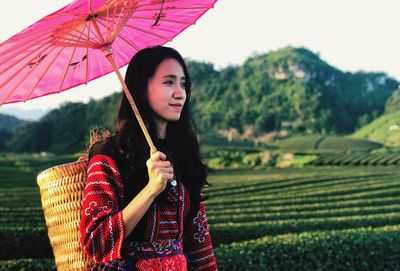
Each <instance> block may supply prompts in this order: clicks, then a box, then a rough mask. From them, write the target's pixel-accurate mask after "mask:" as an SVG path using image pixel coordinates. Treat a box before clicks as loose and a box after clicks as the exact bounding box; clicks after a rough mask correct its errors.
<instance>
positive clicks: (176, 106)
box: [170, 104, 183, 108]
mask: <svg viewBox="0 0 400 271" xmlns="http://www.w3.org/2000/svg"><path fill="white" fill-rule="evenodd" d="M170 106H172V107H174V108H182V107H183V105H182V104H170Z"/></svg>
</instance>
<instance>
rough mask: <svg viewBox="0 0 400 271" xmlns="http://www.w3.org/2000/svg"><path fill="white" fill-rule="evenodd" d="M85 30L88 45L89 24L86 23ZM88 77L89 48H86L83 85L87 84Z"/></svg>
mask: <svg viewBox="0 0 400 271" xmlns="http://www.w3.org/2000/svg"><path fill="white" fill-rule="evenodd" d="M87 30H88V33H87V42H88V43H89V39H90V23H88V27H87ZM88 76H89V47H86V62H85V84H87V82H88Z"/></svg>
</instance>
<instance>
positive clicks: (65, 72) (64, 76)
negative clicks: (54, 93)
mask: <svg viewBox="0 0 400 271" xmlns="http://www.w3.org/2000/svg"><path fill="white" fill-rule="evenodd" d="M85 27H86V25H85ZM83 31H84V30H83ZM83 31H82V35H83ZM88 31H90V23H88ZM80 38H81V37H79V39H80ZM88 38H89V35H88ZM76 48H77V47H74V50H73V51H72V54H71V57H70V59H69V61H68V65H67V66H66V68H65V71H64V75H63V77H62V80H61V84H60V87H59V88H58V93H60V92H61V89H62V86H63V84H64V81H65V78H66V76H67V73H68V69H69V67H70V65H71V62H72V59H73V58H74V55H75V52H76ZM86 52H88V47H86ZM87 58H88V54H87V53H86V76H85V78H86V80H87V65H88V64H87V63H88V59H87ZM86 82H87V81H86Z"/></svg>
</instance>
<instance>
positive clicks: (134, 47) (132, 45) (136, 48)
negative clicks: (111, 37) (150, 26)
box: [117, 34, 139, 51]
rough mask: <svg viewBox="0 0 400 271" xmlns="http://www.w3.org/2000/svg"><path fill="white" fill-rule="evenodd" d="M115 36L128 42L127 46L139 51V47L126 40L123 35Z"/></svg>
mask: <svg viewBox="0 0 400 271" xmlns="http://www.w3.org/2000/svg"><path fill="white" fill-rule="evenodd" d="M117 36H118V37H119V38H120V39H121V40H123V41H125V42H126V44H128V45H129V46H131V47H132V48H133V49H135V50H136V51H139V47H137V45H136V44H131V43H130V42H129V41H127V40H126V39H125V38H124V37H122V36H121V35H120V34H117Z"/></svg>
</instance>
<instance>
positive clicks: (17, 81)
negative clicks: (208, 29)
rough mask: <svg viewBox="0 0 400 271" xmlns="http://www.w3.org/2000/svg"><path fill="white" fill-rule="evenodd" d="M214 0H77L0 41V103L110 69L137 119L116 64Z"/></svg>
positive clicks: (163, 38)
mask: <svg viewBox="0 0 400 271" xmlns="http://www.w3.org/2000/svg"><path fill="white" fill-rule="evenodd" d="M215 2H216V0H76V1H74V2H72V3H71V4H69V5H67V6H65V7H64V8H62V9H60V10H58V11H56V12H54V13H52V14H50V15H48V16H46V17H44V18H43V19H41V20H39V21H38V22H36V23H34V24H33V25H31V26H30V27H28V28H26V29H25V30H23V31H21V32H20V33H18V34H16V35H15V36H13V37H11V38H10V39H8V40H6V41H5V42H3V43H2V44H0V105H2V104H7V103H14V102H21V101H27V100H29V99H34V98H38V97H41V96H45V95H49V94H52V93H59V92H62V91H64V90H67V89H69V88H72V87H75V86H78V85H81V84H84V83H87V82H89V81H91V80H93V79H95V78H98V77H100V76H102V75H105V74H107V73H110V72H111V71H113V70H114V71H115V72H117V74H118V77H119V80H120V81H121V84H122V85H123V89H124V92H125V94H126V95H127V96H128V100H129V101H130V102H131V105H132V108H133V110H134V113H135V115H136V116H137V117H138V120H139V118H140V115H138V114H139V113H138V112H137V109H136V105H134V102H133V100H132V98H131V97H129V96H130V94H129V91H128V90H127V88H126V86H125V85H124V83H123V79H122V76H121V75H120V74H119V72H118V68H120V67H122V66H124V65H126V64H127V63H129V61H130V59H131V58H132V56H133V55H134V54H135V53H136V52H137V51H139V50H141V49H143V48H145V47H149V46H153V45H162V44H165V43H166V42H168V41H171V40H172V39H173V38H174V37H175V36H176V35H178V34H179V33H180V32H182V31H183V30H185V29H186V28H187V27H188V26H190V25H192V24H194V23H195V22H196V20H197V19H198V18H199V17H200V16H201V15H203V14H204V13H205V12H206V11H207V10H208V9H210V8H211V7H213V5H214V4H215ZM110 64H111V65H110ZM139 123H140V124H141V126H142V129H145V127H144V125H143V123H142V121H141V118H140V120H139ZM144 133H145V136H146V138H147V139H148V141H149V140H150V139H149V136H148V133H147V131H144ZM150 141H151V140H150ZM149 144H150V146H151V148H152V149H153V148H154V145H153V144H152V142H149ZM153 150H155V148H154V149H153Z"/></svg>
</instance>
